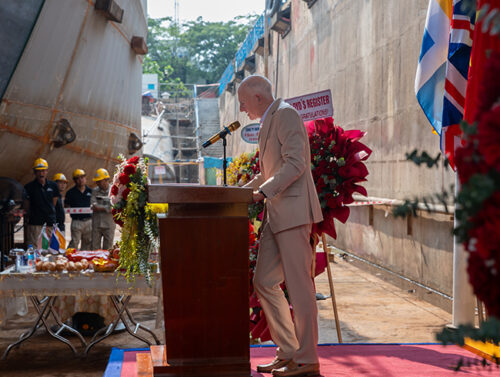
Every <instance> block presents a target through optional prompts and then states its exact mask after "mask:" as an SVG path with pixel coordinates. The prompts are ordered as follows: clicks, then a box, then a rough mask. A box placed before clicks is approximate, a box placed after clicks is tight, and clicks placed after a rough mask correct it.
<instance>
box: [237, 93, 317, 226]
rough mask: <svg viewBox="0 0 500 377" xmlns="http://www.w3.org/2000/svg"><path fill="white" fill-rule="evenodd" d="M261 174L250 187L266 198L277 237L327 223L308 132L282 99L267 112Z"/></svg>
mask: <svg viewBox="0 0 500 377" xmlns="http://www.w3.org/2000/svg"><path fill="white" fill-rule="evenodd" d="M259 150H260V158H259V163H260V171H261V172H260V174H258V175H257V176H256V177H255V178H254V179H253V180H252V181H250V182H249V183H248V184H247V185H246V186H247V187H252V188H253V189H254V190H257V189H261V190H262V191H263V192H264V194H265V195H266V197H267V199H266V207H267V212H268V218H269V226H270V227H271V231H272V232H273V233H277V232H280V231H282V230H285V229H290V228H294V227H296V226H299V225H304V224H312V223H317V222H320V221H321V220H323V215H322V213H321V206H320V204H319V200H318V195H317V193H316V188H315V187H314V182H313V179H312V174H311V151H310V148H309V138H308V136H307V132H306V128H305V127H304V123H303V122H302V119H301V118H300V116H299V114H298V113H297V111H296V110H295V109H294V108H293V107H292V106H290V105H289V104H287V103H286V102H284V101H283V100H282V99H281V98H279V99H277V100H275V101H274V102H273V103H272V105H271V107H270V108H269V111H268V112H267V115H266V118H265V119H264V123H263V124H262V127H261V130H260V133H259Z"/></svg>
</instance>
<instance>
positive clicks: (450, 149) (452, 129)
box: [441, 0, 475, 166]
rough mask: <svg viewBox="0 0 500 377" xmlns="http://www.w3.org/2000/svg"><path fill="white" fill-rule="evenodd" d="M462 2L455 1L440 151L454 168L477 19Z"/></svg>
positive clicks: (459, 140) (459, 0)
mask: <svg viewBox="0 0 500 377" xmlns="http://www.w3.org/2000/svg"><path fill="white" fill-rule="evenodd" d="M462 2H463V1H462V0H454V1H453V18H452V20H451V28H450V44H449V49H448V62H447V65H446V80H445V84H444V102H443V124H442V127H443V129H442V133H441V150H442V151H444V153H445V154H446V155H447V157H448V159H449V160H450V162H451V164H452V166H454V161H453V155H454V152H455V149H456V148H457V147H458V145H459V144H460V142H461V139H460V135H461V131H460V121H461V120H462V119H463V117H464V107H465V92H466V90H467V76H468V73H469V65H470V54H471V49H472V38H473V32H474V21H475V17H474V18H471V17H470V16H469V15H468V14H466V13H465V12H464V10H463V9H462Z"/></svg>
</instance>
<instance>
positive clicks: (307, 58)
mask: <svg viewBox="0 0 500 377" xmlns="http://www.w3.org/2000/svg"><path fill="white" fill-rule="evenodd" d="M291 5H292V15H291V19H292V29H291V31H290V33H289V34H288V35H286V36H285V37H284V38H281V37H280V36H279V35H278V34H277V33H276V32H271V37H272V54H271V56H270V59H269V64H268V70H269V74H268V77H269V79H270V80H271V81H272V82H273V83H274V85H275V90H276V94H277V96H278V97H283V98H290V97H294V96H298V95H303V94H307V93H311V92H316V91H319V90H324V89H331V91H332V97H333V105H334V111H335V113H334V118H335V122H336V123H337V124H339V125H341V126H342V127H344V128H345V129H361V130H364V131H367V135H366V136H365V137H364V138H363V140H362V141H363V142H364V143H366V144H367V145H368V146H369V147H370V148H372V149H373V154H372V156H371V157H370V159H369V160H368V161H367V167H368V169H369V171H370V175H369V176H368V182H365V184H364V186H365V187H366V188H367V190H368V194H369V196H371V197H378V198H389V199H404V198H411V197H414V196H417V195H418V196H423V195H427V194H431V193H434V192H438V191H440V190H441V189H442V188H443V187H446V188H449V186H450V184H451V183H452V182H453V174H452V172H450V171H446V170H444V169H442V168H438V169H436V168H435V169H432V170H431V169H427V168H418V167H417V166H416V165H414V164H412V163H410V162H407V161H406V159H405V153H406V152H411V151H412V150H413V149H415V148H418V149H420V150H422V149H425V150H427V151H428V152H429V153H431V154H433V155H435V154H437V153H438V152H439V137H438V136H437V135H434V134H433V133H432V131H431V126H430V124H429V123H428V121H427V120H426V118H425V116H424V114H423V112H422V111H421V109H420V107H419V105H418V103H417V101H416V98H415V94H414V80H415V72H416V68H417V63H418V57H419V54H420V46H421V40H422V35H423V29H424V23H425V17H426V11H427V5H428V1H427V0H384V1H380V0H319V1H317V2H316V3H315V4H314V5H313V6H312V7H311V8H310V9H309V8H307V5H306V3H305V2H304V1H302V0H291ZM256 65H257V73H261V74H263V73H264V62H263V57H262V56H260V55H257V56H256ZM219 101H220V102H219V103H220V112H221V113H220V118H221V122H222V123H229V122H231V121H234V120H239V121H240V122H241V123H242V125H243V126H244V125H246V124H248V123H250V120H249V119H248V118H247V117H246V115H243V114H239V113H238V103H237V97H236V95H235V94H234V92H233V93H231V92H230V91H228V90H226V91H224V93H223V94H222V95H221V97H220V100H219ZM229 146H230V155H231V154H232V155H234V156H236V155H238V154H240V153H241V152H243V151H251V150H253V149H254V148H255V146H253V145H250V144H246V143H244V142H243V141H242V140H241V139H240V138H239V137H238V136H236V135H235V136H233V137H232V139H231V141H230V145H229ZM370 211H373V212H372V213H371V215H370ZM370 219H371V220H370ZM407 221H411V224H410V226H408V224H407ZM409 229H411V232H410V234H408V230H409ZM451 230H452V220H451V216H450V215H443V214H432V215H428V216H426V217H425V218H416V219H415V218H414V219H410V220H404V219H395V218H394V217H393V216H392V215H391V214H390V208H386V207H376V208H372V209H370V207H368V206H365V207H355V208H352V211H351V216H350V218H349V220H348V222H347V224H346V225H341V224H340V225H339V226H338V231H339V232H338V233H339V236H338V239H337V240H336V241H335V242H334V244H335V245H337V246H338V247H339V248H343V249H346V250H350V251H352V252H353V253H356V254H358V255H360V256H363V257H364V258H366V259H368V260H370V261H372V262H374V263H377V264H379V265H382V266H385V267H386V268H388V269H390V270H391V271H394V272H397V273H401V274H404V275H405V276H407V277H409V278H411V279H413V280H416V281H418V282H420V283H422V284H425V285H428V286H430V287H432V288H435V289H437V290H439V291H441V292H444V293H446V294H449V295H451V284H452V274H451V269H452V236H451Z"/></svg>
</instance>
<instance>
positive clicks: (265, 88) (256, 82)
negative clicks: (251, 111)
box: [238, 75, 274, 99]
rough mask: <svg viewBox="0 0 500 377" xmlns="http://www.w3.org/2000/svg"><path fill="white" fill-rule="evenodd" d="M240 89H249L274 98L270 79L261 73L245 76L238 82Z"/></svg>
mask: <svg viewBox="0 0 500 377" xmlns="http://www.w3.org/2000/svg"><path fill="white" fill-rule="evenodd" d="M240 89H245V90H249V91H250V92H251V93H254V94H260V95H262V96H265V97H267V98H271V99H274V97H273V85H272V84H271V81H270V80H269V79H268V78H267V77H264V76H261V75H252V76H248V77H246V78H245V79H244V80H243V81H242V82H241V84H240V87H239V89H238V90H240Z"/></svg>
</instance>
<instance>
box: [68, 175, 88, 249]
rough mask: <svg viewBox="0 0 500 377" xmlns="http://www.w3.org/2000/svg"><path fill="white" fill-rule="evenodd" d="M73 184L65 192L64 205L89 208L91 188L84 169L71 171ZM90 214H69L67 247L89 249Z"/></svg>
mask: <svg viewBox="0 0 500 377" xmlns="http://www.w3.org/2000/svg"><path fill="white" fill-rule="evenodd" d="M73 181H75V185H74V186H73V187H72V188H70V189H69V190H68V192H67V193H66V199H65V200H64V205H65V207H71V208H88V209H90V199H91V196H92V190H91V189H90V187H88V186H87V178H86V176H85V171H83V170H82V169H76V170H75V171H74V172H73ZM91 220H92V214H90V213H82V214H80V213H78V214H76V213H72V214H71V242H70V243H69V247H71V248H75V249H78V248H79V246H80V241H81V247H80V250H90V248H91V247H92V221H91Z"/></svg>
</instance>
